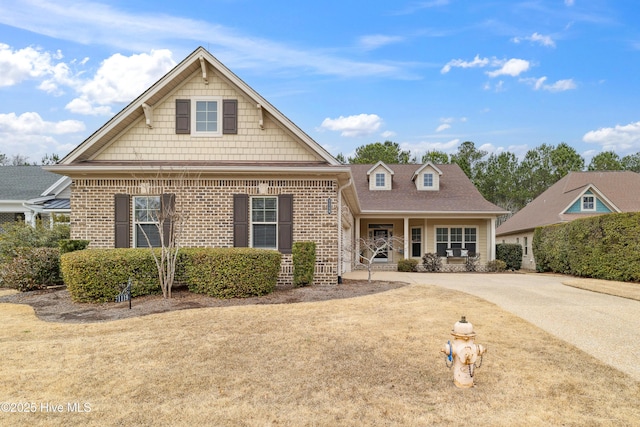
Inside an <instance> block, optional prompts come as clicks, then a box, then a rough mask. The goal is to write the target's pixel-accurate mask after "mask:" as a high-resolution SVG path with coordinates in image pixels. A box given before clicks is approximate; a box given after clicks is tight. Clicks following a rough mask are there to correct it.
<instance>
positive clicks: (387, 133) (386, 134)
mask: <svg viewBox="0 0 640 427" xmlns="http://www.w3.org/2000/svg"><path fill="white" fill-rule="evenodd" d="M380 136H381V137H383V138H393V137H394V136H396V133H395V132H393V131H390V130H386V131H384V132H382V133H381V134H380Z"/></svg>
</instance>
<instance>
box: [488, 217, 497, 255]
mask: <svg viewBox="0 0 640 427" xmlns="http://www.w3.org/2000/svg"><path fill="white" fill-rule="evenodd" d="M488 228H489V236H488V238H487V241H488V242H489V245H490V246H489V248H488V249H489V253H490V254H491V255H490V258H489V259H487V261H493V260H495V259H496V219H495V218H491V220H490V221H489V227H488Z"/></svg>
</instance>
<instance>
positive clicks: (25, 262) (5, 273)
mask: <svg viewBox="0 0 640 427" xmlns="http://www.w3.org/2000/svg"><path fill="white" fill-rule="evenodd" d="M0 283H2V284H3V286H6V287H11V288H15V289H17V290H18V291H20V292H27V291H33V290H37V289H45V288H46V287H47V286H52V285H59V284H61V283H62V278H61V277H60V251H59V250H58V249H56V248H18V249H17V250H16V252H15V256H14V257H13V258H12V259H11V260H9V261H7V262H6V263H5V264H4V265H3V266H2V268H1V269H0Z"/></svg>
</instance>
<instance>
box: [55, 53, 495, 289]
mask: <svg viewBox="0 0 640 427" xmlns="http://www.w3.org/2000/svg"><path fill="white" fill-rule="evenodd" d="M368 168H369V169H371V170H370V171H369V170H363V169H362V167H361V166H357V165H342V164H340V163H339V162H338V161H337V160H336V159H335V158H334V157H333V156H332V155H331V154H329V153H328V152H327V151H326V150H325V149H323V148H322V147H321V146H320V145H319V144H318V143H316V142H315V141H314V140H313V139H311V138H310V137H309V136H308V135H307V134H306V133H304V132H303V131H302V130H301V129H300V128H298V127H297V126H296V125H295V124H294V123H292V122H291V121H290V120H289V119H288V118H287V117H285V116H284V115H283V114H282V113H281V112H280V111H278V110H277V109H276V108H275V107H273V106H272V105H271V104H270V103H269V102H268V101H267V100H265V99H264V98H262V97H261V96H260V95H259V94H258V93H257V92H255V91H254V90H253V89H252V88H251V87H249V86H248V85H247V84H246V83H245V82H244V81H242V80H241V79H240V78H238V77H237V76H236V75H235V74H233V73H232V72H231V71H230V70H229V69H227V68H226V67H225V66H224V65H223V64H222V63H220V62H219V61H218V60H217V59H216V58H215V57H213V56H212V55H211V54H210V53H209V52H207V51H206V50H205V49H203V48H198V49H196V50H195V51H194V52H193V53H192V54H191V55H189V56H188V57H187V58H186V59H185V60H183V61H182V62H181V63H180V64H178V65H177V66H176V67H175V68H174V69H173V70H171V71H170V72H169V73H167V74H166V75H165V76H164V77H162V78H161V79H160V80H159V81H158V82H157V83H155V84H154V85H153V86H151V87H150V88H149V89H148V90H147V91H145V92H144V93H143V94H142V95H140V96H139V97H138V98H137V99H135V100H134V101H133V102H132V103H131V104H129V105H128V106H127V107H125V108H124V109H123V110H122V111H121V112H120V113H118V114H117V115H116V116H115V117H113V118H112V119H111V120H110V121H108V122H107V123H106V124H105V125H104V126H102V127H101V128H100V129H98V130H97V131H96V132H95V133H94V134H93V135H91V136H90V137H89V138H88V139H87V140H85V141H84V142H83V143H82V144H80V145H79V146H78V147H76V148H75V149H74V150H73V151H72V152H71V153H69V154H68V155H67V156H66V157H65V158H64V159H62V160H61V161H60V162H59V163H58V164H57V165H54V166H49V167H47V169H48V170H50V171H52V172H56V173H59V174H63V175H66V176H68V177H70V178H71V179H72V180H73V184H72V187H71V212H72V214H71V235H72V238H76V239H87V240H89V241H90V242H91V243H90V247H92V248H113V247H144V246H147V242H146V239H145V237H144V234H145V233H146V234H147V236H149V237H150V239H151V241H152V242H153V243H154V244H156V245H157V244H158V240H159V232H158V228H157V226H156V224H155V223H154V217H155V215H156V214H157V213H158V212H159V211H160V210H161V209H162V207H163V206H175V207H176V208H177V210H178V211H179V212H183V213H186V214H188V217H189V219H188V221H187V223H186V228H185V230H184V232H183V235H182V239H181V242H180V243H181V245H182V246H187V247H188V246H194V247H234V246H236V247H246V246H249V247H255V248H270V249H277V250H279V251H280V252H281V253H282V254H283V258H282V260H283V262H282V271H281V275H280V281H281V282H290V281H291V278H292V274H293V267H292V261H291V256H292V255H291V252H292V246H293V242H295V241H309V240H310V241H314V242H316V268H315V282H316V283H327V284H329V283H330V284H335V283H336V282H337V281H338V280H339V277H340V276H341V275H342V273H344V272H347V271H349V270H351V268H352V266H353V265H354V262H355V260H354V257H353V256H352V254H353V249H352V247H353V243H354V242H355V241H356V237H357V236H358V235H364V234H366V233H367V230H370V229H375V228H376V227H378V229H385V230H388V232H393V233H396V235H397V236H400V235H406V236H409V235H410V234H411V233H418V232H417V230H418V229H420V230H421V231H420V232H419V233H418V234H414V240H415V242H416V243H417V242H418V241H419V242H420V244H421V246H420V248H419V249H418V247H417V246H416V247H415V250H414V253H415V254H417V253H418V252H422V251H423V250H424V251H436V246H437V245H436V243H435V241H436V237H435V233H436V231H437V230H438V229H439V228H442V229H443V230H444V229H446V230H447V233H449V232H451V233H453V234H455V236H458V234H456V233H457V232H458V228H464V229H465V230H466V228H469V229H473V230H475V236H476V241H475V244H476V245H477V248H479V249H480V251H481V252H483V257H484V259H485V260H489V259H492V257H493V254H492V253H493V249H492V245H493V243H494V239H495V237H494V236H495V234H494V232H495V227H494V224H495V218H496V217H497V216H499V215H502V214H504V213H505V212H504V211H502V210H501V209H499V208H497V207H496V206H494V205H491V204H490V203H488V202H486V201H484V199H482V197H481V196H480V195H479V193H478V192H477V190H476V189H475V188H474V187H473V185H472V184H471V182H470V181H469V180H468V179H466V176H464V174H463V173H462V172H461V171H460V170H459V169H458V168H457V167H451V166H442V167H436V166H434V165H430V164H428V165H424V166H421V165H411V166H409V168H411V170H410V169H407V166H398V165H383V164H378V165H376V166H375V167H373V168H372V166H371V165H370V166H368ZM379 170H381V171H382V172H379ZM427 171H429V174H430V177H431V178H430V179H431V181H429V180H428V179H427V178H425V173H426V172H427ZM379 173H382V174H386V175H385V176H384V178H382V177H379V176H378V174H379ZM372 174H373V175H372ZM391 175H394V177H393V180H392V179H391ZM371 176H373V178H374V184H375V183H378V182H380V181H376V180H379V179H385V183H384V188H386V189H387V190H383V191H377V189H376V188H374V189H373V190H371V191H370V190H368V189H366V190H365V189H361V185H362V182H366V180H367V179H368V178H369V177H371ZM365 185H366V184H365ZM416 186H417V187H416ZM423 186H426V187H428V188H422V187H423ZM418 187H420V188H418ZM430 190H435V191H430ZM404 191H409V193H407V194H405V195H403V194H401V193H403V192H404ZM418 195H421V196H420V197H417V196H418ZM418 200H422V203H421V202H418ZM430 200H433V203H431V202H430ZM440 202H441V203H440ZM371 225H376V227H371ZM452 227H453V228H455V230H453V231H451V230H452ZM414 230H415V231H414ZM465 232H466V231H465ZM469 233H473V232H472V231H469ZM441 239H442V238H441ZM447 239H450V238H449V237H447ZM456 239H458V237H455V238H452V239H451V243H456V244H457V242H458V240H456ZM464 239H466V237H464ZM466 241H467V242H469V244H471V238H470V237H469V239H467V240H466ZM447 244H449V240H448V241H447ZM407 245H408V243H405V246H406V247H407ZM409 255H410V253H409V250H406V251H404V254H403V256H405V257H408V256H409ZM387 262H388V263H393V262H397V259H395V258H388V259H387Z"/></svg>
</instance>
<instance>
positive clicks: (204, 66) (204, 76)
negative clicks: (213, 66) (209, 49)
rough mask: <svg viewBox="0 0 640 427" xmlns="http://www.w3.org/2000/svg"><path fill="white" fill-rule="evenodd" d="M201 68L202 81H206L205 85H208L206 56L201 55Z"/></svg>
mask: <svg viewBox="0 0 640 427" xmlns="http://www.w3.org/2000/svg"><path fill="white" fill-rule="evenodd" d="M199 59H200V68H202V80H204V84H206V85H208V84H209V80H208V78H207V63H206V61H205V60H204V56H202V55H200V58H199Z"/></svg>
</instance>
